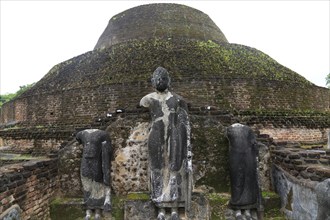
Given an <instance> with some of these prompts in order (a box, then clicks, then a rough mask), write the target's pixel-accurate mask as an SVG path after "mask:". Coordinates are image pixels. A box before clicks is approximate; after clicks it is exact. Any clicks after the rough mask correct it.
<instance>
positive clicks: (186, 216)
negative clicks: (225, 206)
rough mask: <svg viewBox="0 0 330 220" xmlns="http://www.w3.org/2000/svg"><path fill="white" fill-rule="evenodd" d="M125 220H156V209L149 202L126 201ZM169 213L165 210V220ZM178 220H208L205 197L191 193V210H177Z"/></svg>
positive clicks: (207, 206) (167, 219)
mask: <svg viewBox="0 0 330 220" xmlns="http://www.w3.org/2000/svg"><path fill="white" fill-rule="evenodd" d="M124 212H125V217H124V219H125V220H135V219H136V220H137V219H157V208H156V206H155V205H154V204H153V202H152V201H150V200H127V201H126V202H125V210H124ZM170 216H171V212H170V210H166V220H170ZM179 216H180V220H209V219H210V207H209V202H208V200H207V199H206V197H205V196H204V195H203V194H201V193H193V194H192V201H191V210H190V211H189V212H185V210H184V208H179Z"/></svg>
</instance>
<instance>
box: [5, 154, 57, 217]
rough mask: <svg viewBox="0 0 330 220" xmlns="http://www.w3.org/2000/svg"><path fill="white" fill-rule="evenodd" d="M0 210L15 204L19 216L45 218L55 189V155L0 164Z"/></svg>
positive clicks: (47, 215)
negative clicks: (19, 211)
mask: <svg viewBox="0 0 330 220" xmlns="http://www.w3.org/2000/svg"><path fill="white" fill-rule="evenodd" d="M0 183H1V184H0V213H3V212H5V211H6V210H7V209H8V208H10V207H11V206H12V205H14V204H17V205H19V207H20V208H21V210H22V216H21V217H22V219H23V220H25V219H47V218H48V217H49V204H50V199H51V198H52V197H53V196H54V194H55V192H56V189H57V159H43V160H34V161H28V162H22V163H17V164H11V165H7V166H2V167H0Z"/></svg>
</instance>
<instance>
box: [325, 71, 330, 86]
mask: <svg viewBox="0 0 330 220" xmlns="http://www.w3.org/2000/svg"><path fill="white" fill-rule="evenodd" d="M325 80H326V84H327V85H328V88H330V73H329V74H328V75H327V77H325Z"/></svg>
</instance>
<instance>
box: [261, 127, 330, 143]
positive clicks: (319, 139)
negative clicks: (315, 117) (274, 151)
mask: <svg viewBox="0 0 330 220" xmlns="http://www.w3.org/2000/svg"><path fill="white" fill-rule="evenodd" d="M259 131H260V133H262V134H268V135H269V136H270V137H272V138H273V140H274V141H275V142H282V141H289V142H290V141H291V142H300V143H323V142H326V141H327V139H328V137H327V134H328V132H329V131H330V129H322V128H315V129H308V128H297V127H296V128H262V129H260V130H259Z"/></svg>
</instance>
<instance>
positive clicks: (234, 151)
mask: <svg viewBox="0 0 330 220" xmlns="http://www.w3.org/2000/svg"><path fill="white" fill-rule="evenodd" d="M226 133H227V138H228V140H229V166H230V182H231V200H230V203H229V207H230V208H231V209H233V210H234V211H235V217H236V219H243V217H242V211H243V214H244V215H245V217H246V218H247V219H257V218H258V219H262V211H263V210H262V204H261V202H262V201H261V190H260V185H259V174H258V148H257V142H256V138H255V135H254V133H253V131H252V129H251V128H250V127H248V126H245V125H242V124H238V123H237V124H233V125H231V126H229V127H228V128H227V132H226ZM256 209H258V216H256V214H257V213H256Z"/></svg>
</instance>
